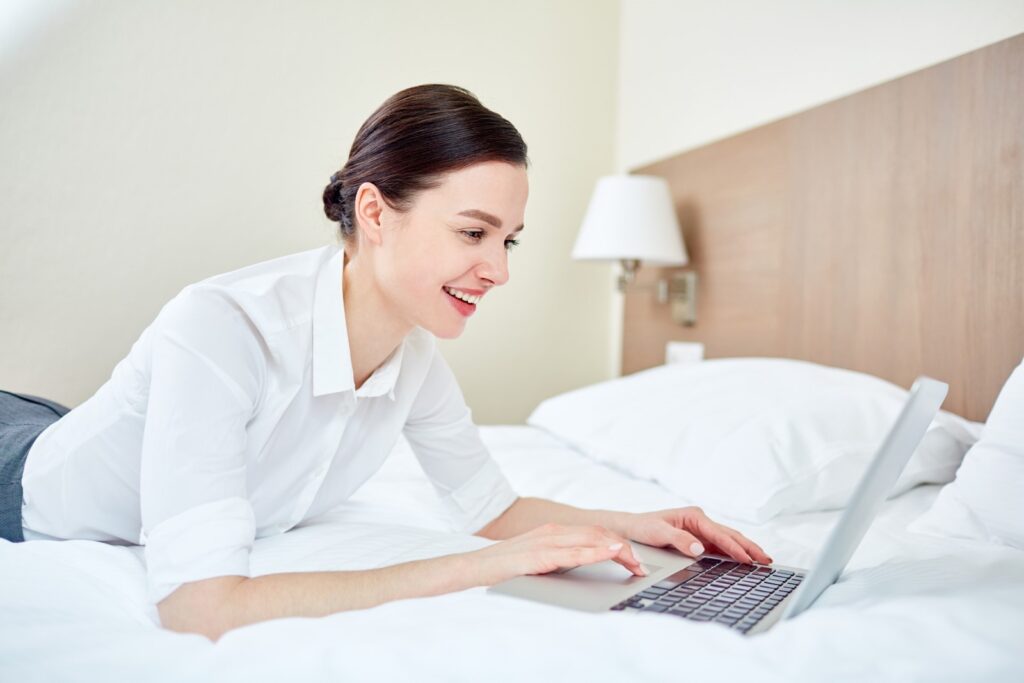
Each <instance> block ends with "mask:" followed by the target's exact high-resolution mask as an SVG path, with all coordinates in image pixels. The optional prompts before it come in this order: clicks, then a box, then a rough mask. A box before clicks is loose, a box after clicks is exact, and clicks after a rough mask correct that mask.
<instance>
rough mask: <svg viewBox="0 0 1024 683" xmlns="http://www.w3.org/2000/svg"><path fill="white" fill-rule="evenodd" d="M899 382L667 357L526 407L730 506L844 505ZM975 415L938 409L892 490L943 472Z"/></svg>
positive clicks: (641, 468)
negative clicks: (680, 361)
mask: <svg viewBox="0 0 1024 683" xmlns="http://www.w3.org/2000/svg"><path fill="white" fill-rule="evenodd" d="M906 396H907V392H906V391H905V390H904V389H901V388H899V387H897V386H895V385H893V384H890V383H889V382H886V381H885V380H882V379H879V378H878V377H873V376H871V375H866V374H863V373H859V372H853V371H850V370H841V369H838V368H830V367H826V366H822V365H817V364H814V363H807V362H803V361H795V360H786V359H779V358H733V359H721V360H709V361H704V362H701V363H694V364H685V365H666V366H659V367H656V368H652V369H650V370H644V371H642V372H638V373H635V374H632V375H629V376H626V377H622V378H619V379H614V380H610V381H607V382H602V383H599V384H595V385H591V386H588V387H584V388H583V389H578V390H576V391H571V392H568V393H566V394H562V395H560V396H556V397H554V398H551V399H548V400H546V401H544V402H543V403H541V404H540V405H539V406H538V407H537V408H536V410H534V411H533V413H532V414H531V415H530V417H529V418H528V420H527V422H528V423H529V424H531V425H533V426H536V427H540V428H543V429H545V430H547V431H549V432H551V433H552V434H554V435H555V436H557V437H559V438H561V439H562V440H564V441H566V442H567V443H569V444H570V445H572V446H573V447H575V448H577V449H578V450H580V451H581V452H583V453H585V454H587V455H589V456H590V457H592V458H594V459H596V460H598V461H600V462H604V463H606V464H608V465H611V466H613V467H615V468H617V469H620V470H623V471H625V472H627V473H629V474H631V475H633V476H636V477H640V478H642V479H649V480H652V481H656V482H658V483H660V484H661V485H663V486H664V487H666V488H667V489H669V490H670V491H671V492H673V493H675V494H677V495H680V496H683V497H685V498H688V499H691V500H695V501H698V502H699V503H700V504H701V505H702V506H704V507H707V508H708V509H710V510H715V511H718V512H721V513H723V514H725V515H728V516H730V517H734V518H738V519H743V520H749V521H753V522H763V521H765V520H768V519H770V518H772V517H774V516H776V515H778V514H783V513H795V512H804V511H810V510H828V509H836V508H840V507H843V506H844V505H845V504H846V502H847V500H848V499H849V497H850V494H851V493H852V492H853V488H854V486H855V485H856V483H857V481H858V480H859V479H860V476H861V475H862V474H863V472H864V470H865V469H866V467H867V464H868V462H869V461H870V459H871V457H872V455H874V453H875V450H876V449H877V448H878V446H879V444H880V443H881V441H882V439H883V438H884V437H885V434H886V432H887V431H888V430H889V428H890V427H891V426H892V424H893V423H894V422H895V421H896V416H897V415H898V414H899V411H900V409H901V407H902V406H903V402H904V400H905V399H906ZM979 428H980V425H977V424H976V423H972V422H969V421H967V420H964V419H963V418H960V417H957V416H956V415H952V414H950V413H945V412H944V413H940V415H939V417H937V418H936V420H935V421H934V422H933V423H932V426H931V427H930V428H929V430H928V433H927V435H926V436H925V438H924V440H923V441H922V443H921V445H920V446H919V447H918V449H917V451H916V452H915V455H914V456H913V458H912V459H911V461H910V463H909V464H908V466H907V468H906V470H905V471H904V472H903V475H902V476H901V477H900V479H899V482H898V483H897V485H896V488H895V489H894V491H893V493H892V495H897V494H899V493H902V492H903V491H906V490H907V489H909V488H911V487H913V486H916V485H917V484H921V483H925V482H936V483H945V482H948V481H951V480H952V479H953V476H954V474H955V472H956V468H957V466H958V465H959V464H960V461H961V460H962V458H963V455H964V453H965V451H966V450H967V449H968V448H969V447H970V445H971V444H972V443H973V442H974V441H976V440H977V436H978V431H979Z"/></svg>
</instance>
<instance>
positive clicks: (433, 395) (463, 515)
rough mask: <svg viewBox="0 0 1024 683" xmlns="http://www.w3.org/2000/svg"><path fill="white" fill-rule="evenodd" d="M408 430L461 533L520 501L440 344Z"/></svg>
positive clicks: (418, 454)
mask: <svg viewBox="0 0 1024 683" xmlns="http://www.w3.org/2000/svg"><path fill="white" fill-rule="evenodd" d="M403 433H404V435H405V438H406V439H407V440H408V441H409V445H410V446H411V447H412V450H413V452H414V453H415V454H416V458H417V460H419V462H420V465H421V466H422V467H423V471H424V472H425V473H426V475H427V478H428V479H430V482H431V483H432V484H433V485H434V488H435V490H436V491H437V493H438V495H439V496H440V497H441V502H442V504H443V505H444V508H445V510H446V511H447V513H448V516H449V518H450V519H451V521H452V523H453V526H454V528H455V529H456V530H457V531H460V532H464V533H474V532H476V531H479V530H480V529H482V528H483V527H485V526H487V524H488V523H489V522H490V521H492V520H493V519H495V518H497V517H498V516H499V515H500V514H501V513H502V512H504V511H505V510H507V509H508V507H509V506H511V505H512V503H514V502H515V501H516V498H517V496H516V493H515V491H513V490H512V487H511V485H510V484H509V483H508V480H507V479H506V478H505V475H504V474H502V472H501V469H500V468H499V467H498V464H497V463H496V462H495V461H494V459H493V458H492V457H491V454H490V452H489V451H488V450H487V447H486V446H485V445H484V443H483V440H482V439H481V438H480V430H479V429H478V428H477V426H476V425H475V424H473V420H472V416H471V412H470V409H469V407H468V406H467V405H466V402H465V400H464V399H463V396H462V391H461V390H460V389H459V385H458V382H457V381H456V380H455V376H454V375H453V374H452V371H451V369H450V368H449V367H448V364H447V363H446V362H445V360H444V357H443V356H442V355H441V352H440V350H438V349H437V348H436V347H435V348H434V351H433V356H432V358H431V361H430V368H429V370H428V371H427V375H426V379H425V380H424V382H423V385H422V387H421V388H420V391H419V394H417V396H416V399H415V401H414V402H413V405H412V409H411V411H410V414H409V418H408V420H407V421H406V424H405V427H404V429H403Z"/></svg>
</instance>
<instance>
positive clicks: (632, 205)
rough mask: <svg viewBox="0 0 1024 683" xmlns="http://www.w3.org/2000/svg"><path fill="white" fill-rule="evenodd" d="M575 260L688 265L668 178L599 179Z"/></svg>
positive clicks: (576, 250) (573, 254) (632, 176)
mask: <svg viewBox="0 0 1024 683" xmlns="http://www.w3.org/2000/svg"><path fill="white" fill-rule="evenodd" d="M572 257H573V258H574V259H601V260H619V259H639V260H640V261H642V262H644V263H647V264H650V265H662V266H682V265H685V264H686V263H687V261H688V260H689V259H688V258H687V255H686V247H685V246H684V245H683V238H682V234H681V232H680V230H679V220H678V219H677V218H676V211H675V207H674V206H673V205H672V196H671V194H670V193H669V190H668V183H667V182H666V181H665V179H664V178H659V177H657V176H642V175H615V176H605V177H604V178H601V179H600V180H598V181H597V187H596V188H595V189H594V195H593V196H592V197H591V198H590V205H589V206H588V207H587V213H586V216H585V217H584V218H583V227H582V228H580V234H579V235H578V236H577V237H576V245H575V246H574V247H573V249H572Z"/></svg>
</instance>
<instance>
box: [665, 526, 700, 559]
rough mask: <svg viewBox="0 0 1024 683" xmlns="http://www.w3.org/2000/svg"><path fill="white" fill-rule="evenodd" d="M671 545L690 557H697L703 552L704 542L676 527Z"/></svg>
mask: <svg viewBox="0 0 1024 683" xmlns="http://www.w3.org/2000/svg"><path fill="white" fill-rule="evenodd" d="M672 546H673V547H674V548H675V549H676V550H678V551H679V552H681V553H682V554H684V555H689V556H690V557H697V556H699V555H701V554H702V553H703V552H704V544H703V543H701V542H700V541H699V540H698V539H697V537H696V536H694V535H693V534H691V533H690V532H688V531H683V530H682V529H676V530H675V533H673V534H672Z"/></svg>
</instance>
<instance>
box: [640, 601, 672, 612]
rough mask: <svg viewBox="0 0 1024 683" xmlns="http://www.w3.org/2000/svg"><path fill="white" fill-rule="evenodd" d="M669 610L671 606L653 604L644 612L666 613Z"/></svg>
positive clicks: (645, 608)
mask: <svg viewBox="0 0 1024 683" xmlns="http://www.w3.org/2000/svg"><path fill="white" fill-rule="evenodd" d="M668 608H669V605H660V604H658V603H656V602H652V603H651V604H649V605H647V607H644V611H645V612H664V611H665V610H667V609H668Z"/></svg>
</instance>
